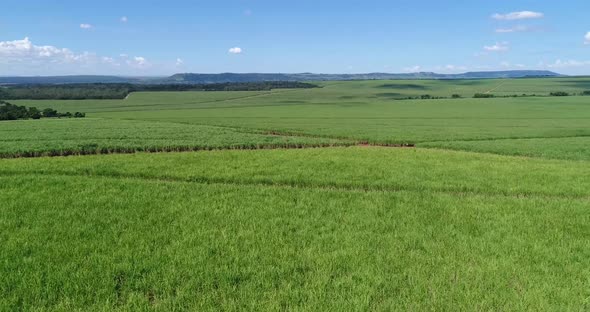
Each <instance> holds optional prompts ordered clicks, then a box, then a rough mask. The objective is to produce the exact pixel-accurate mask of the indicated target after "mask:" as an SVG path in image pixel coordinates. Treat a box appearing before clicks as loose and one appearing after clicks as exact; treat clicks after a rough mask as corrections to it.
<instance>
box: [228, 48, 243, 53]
mask: <svg viewBox="0 0 590 312" xmlns="http://www.w3.org/2000/svg"><path fill="white" fill-rule="evenodd" d="M228 52H229V53H231V54H242V52H243V50H242V48H240V47H233V48H231V49H229V51H228Z"/></svg>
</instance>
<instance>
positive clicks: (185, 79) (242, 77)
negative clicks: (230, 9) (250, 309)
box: [0, 70, 562, 85]
mask: <svg viewBox="0 0 590 312" xmlns="http://www.w3.org/2000/svg"><path fill="white" fill-rule="evenodd" d="M560 76H562V75H560V74H558V73H554V72H551V71H546V70H510V71H488V72H467V73H462V74H437V73H432V72H419V73H403V74H391V73H368V74H313V73H300V74H281V73H276V74H260V73H246V74H236V73H222V74H193V73H184V74H175V75H172V76H170V77H119V76H38V77H0V85H9V84H67V83H133V84H170V83H172V84H175V83H178V84H204V83H228V82H262V81H334V80H395V79H491V78H527V77H560Z"/></svg>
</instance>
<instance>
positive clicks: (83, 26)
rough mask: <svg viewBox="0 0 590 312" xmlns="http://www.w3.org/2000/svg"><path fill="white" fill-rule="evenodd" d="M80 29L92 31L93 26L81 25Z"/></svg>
mask: <svg viewBox="0 0 590 312" xmlns="http://www.w3.org/2000/svg"><path fill="white" fill-rule="evenodd" d="M80 28H82V29H90V28H92V25H90V24H80Z"/></svg>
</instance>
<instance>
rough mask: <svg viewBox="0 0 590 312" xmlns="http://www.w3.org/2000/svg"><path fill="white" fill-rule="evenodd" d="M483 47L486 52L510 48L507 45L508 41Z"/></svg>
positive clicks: (503, 50)
mask: <svg viewBox="0 0 590 312" xmlns="http://www.w3.org/2000/svg"><path fill="white" fill-rule="evenodd" d="M483 49H484V50H486V51H488V52H506V51H508V50H510V47H509V46H508V42H497V43H496V44H494V45H491V46H484V47H483Z"/></svg>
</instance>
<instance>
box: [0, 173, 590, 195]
mask: <svg viewBox="0 0 590 312" xmlns="http://www.w3.org/2000/svg"><path fill="white" fill-rule="evenodd" d="M23 175H29V176H62V177H81V178H90V179H92V178H107V179H115V180H124V179H129V180H140V181H147V182H165V183H188V184H191V183H194V184H201V185H227V186H237V187H257V188H259V187H268V188H285V189H303V190H325V191H340V192H359V193H373V192H382V193H399V192H414V193H438V194H447V195H453V196H466V195H471V196H491V197H505V198H516V199H526V198H536V199H543V198H546V199H564V200H567V199H571V200H583V201H590V195H563V194H547V193H539V192H508V191H494V192H489V191H488V192H486V191H481V190H477V189H453V188H428V187H412V186H403V185H392V186H388V187H382V186H374V185H351V184H332V185H330V184H314V183H297V182H286V181H268V180H256V181H247V180H237V179H228V178H211V177H205V176H193V177H188V178H181V177H172V176H160V177H157V176H148V175H141V174H118V173H90V172H87V173H78V172H63V171H62V172H60V171H52V172H48V171H46V172H38V171H8V170H4V171H0V177H3V176H21V177H22V176H23Z"/></svg>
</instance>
